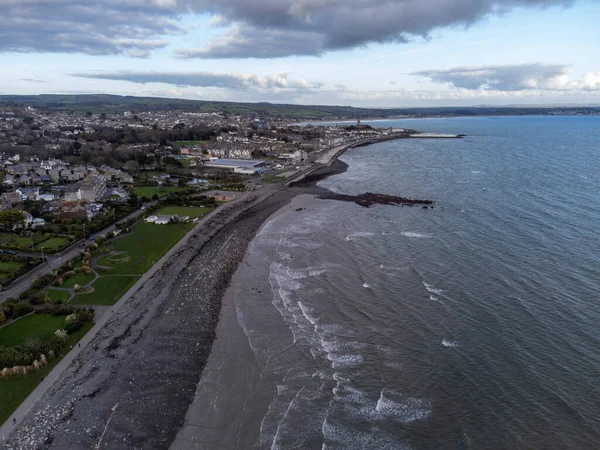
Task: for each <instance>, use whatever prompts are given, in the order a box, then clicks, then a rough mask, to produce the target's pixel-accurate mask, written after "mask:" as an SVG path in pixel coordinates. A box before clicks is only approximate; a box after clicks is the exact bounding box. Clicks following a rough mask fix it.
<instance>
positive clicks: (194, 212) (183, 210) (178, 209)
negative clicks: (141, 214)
mask: <svg viewBox="0 0 600 450" xmlns="http://www.w3.org/2000/svg"><path fill="white" fill-rule="evenodd" d="M210 210H211V208H194V207H190V206H166V207H164V208H163V209H161V210H160V211H159V212H158V213H157V214H165V215H171V214H177V215H179V216H189V218H190V219H195V218H196V217H200V216H203V215H204V214H206V213H207V212H208V211H210Z"/></svg>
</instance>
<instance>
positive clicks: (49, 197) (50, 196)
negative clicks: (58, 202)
mask: <svg viewBox="0 0 600 450" xmlns="http://www.w3.org/2000/svg"><path fill="white" fill-rule="evenodd" d="M35 199H36V200H37V201H42V202H51V201H52V200H54V194H38V195H37V196H36V197H35Z"/></svg>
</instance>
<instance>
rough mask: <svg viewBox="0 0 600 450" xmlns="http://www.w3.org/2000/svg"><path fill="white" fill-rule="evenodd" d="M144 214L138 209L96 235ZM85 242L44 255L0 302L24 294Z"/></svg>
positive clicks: (70, 257) (77, 251)
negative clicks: (44, 259)
mask: <svg viewBox="0 0 600 450" xmlns="http://www.w3.org/2000/svg"><path fill="white" fill-rule="evenodd" d="M144 212H145V210H141V209H138V210H136V211H134V212H133V213H131V214H129V215H128V216H125V217H124V218H123V219H121V220H119V221H118V222H116V223H115V224H113V225H109V226H108V227H106V228H103V229H101V230H99V231H97V232H96V234H97V235H100V234H106V233H108V232H110V231H114V230H115V228H116V224H117V223H121V222H124V221H126V220H129V219H131V218H133V217H138V216H139V215H140V214H142V213H144ZM86 242H88V241H83V240H80V241H77V242H75V243H74V244H73V245H71V247H69V248H67V249H66V250H63V251H62V252H61V253H57V254H55V255H52V256H51V257H50V255H44V256H48V257H47V258H46V262H45V263H42V264H40V265H39V266H37V267H35V268H34V269H32V270H30V271H29V272H27V273H26V274H24V275H23V276H21V277H19V278H17V279H16V280H15V281H14V282H13V283H12V284H11V285H10V287H8V288H6V289H4V290H3V291H2V292H0V302H3V301H4V300H6V299H7V298H9V297H16V296H17V295H19V294H20V293H21V292H24V291H26V290H27V289H29V286H30V285H31V283H32V282H33V281H35V280H38V279H40V278H42V277H43V276H44V275H46V274H48V273H50V272H52V271H53V270H55V269H58V268H59V267H60V266H62V265H63V264H66V263H67V262H69V261H70V260H72V259H73V258H74V257H75V256H76V255H77V253H79V251H80V249H81V244H83V243H86ZM37 257H40V255H39V254H37Z"/></svg>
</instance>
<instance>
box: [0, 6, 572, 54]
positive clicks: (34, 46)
mask: <svg viewBox="0 0 600 450" xmlns="http://www.w3.org/2000/svg"><path fill="white" fill-rule="evenodd" d="M574 1H575V0H460V1H457V0H435V6H434V7H432V4H431V3H432V2H431V1H425V0H262V1H248V0H219V1H214V0H211V1H209V0H0V53H2V52H19V53H27V52H66V53H86V54H91V55H108V54H125V55H129V56H135V57H146V56H148V55H149V54H151V53H152V52H153V51H155V50H157V49H161V48H164V47H166V46H167V45H168V41H167V40H165V37H167V36H169V35H174V34H182V33H185V32H186V30H185V29H184V28H183V27H182V26H180V25H178V23H179V22H180V21H181V20H182V18H184V17H185V18H191V19H192V20H193V19H194V18H195V17H199V16H200V15H203V14H204V15H206V14H208V15H209V16H211V19H210V20H209V24H208V25H209V26H212V27H224V28H225V32H224V34H223V35H221V36H220V37H218V38H216V39H215V40H214V41H212V42H210V43H209V44H208V45H206V46H205V47H202V48H187V49H178V50H177V51H176V54H177V55H178V56H179V57H181V58H249V57H253V58H272V57H284V56H290V55H321V54H323V53H325V52H328V51H334V50H340V49H350V48H355V47H360V46H365V45H368V44H371V43H383V42H407V41H410V40H411V39H414V38H415V37H427V36H428V35H429V33H431V32H432V31H433V30H435V29H439V28H444V27H453V26H459V27H465V26H470V25H471V24H473V23H475V22H477V21H480V20H482V19H484V18H486V17H488V16H490V15H494V14H501V13H503V12H505V11H507V10H509V9H513V8H518V7H548V6H553V5H559V6H569V5H571V4H572V3H573V2H574Z"/></svg>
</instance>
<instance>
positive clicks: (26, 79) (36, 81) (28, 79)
mask: <svg viewBox="0 0 600 450" xmlns="http://www.w3.org/2000/svg"><path fill="white" fill-rule="evenodd" d="M19 80H20V81H26V82H28V83H43V81H42V80H36V79H35V78H19Z"/></svg>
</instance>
